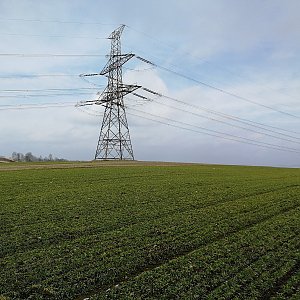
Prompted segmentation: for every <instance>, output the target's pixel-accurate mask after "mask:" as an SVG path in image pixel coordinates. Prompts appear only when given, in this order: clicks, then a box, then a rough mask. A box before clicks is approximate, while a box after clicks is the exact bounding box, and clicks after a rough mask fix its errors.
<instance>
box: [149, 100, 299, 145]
mask: <svg viewBox="0 0 300 300" xmlns="http://www.w3.org/2000/svg"><path fill="white" fill-rule="evenodd" d="M152 101H153V102H155V103H157V104H159V105H163V106H166V107H170V108H172V109H176V110H179V111H181V112H184V113H188V114H191V115H194V116H197V117H200V118H204V119H208V120H211V121H214V122H218V123H221V124H226V125H228V126H232V127H234V128H239V129H243V130H246V131H249V132H254V133H259V134H262V135H265V136H269V137H272V138H275V139H278V140H281V141H287V142H291V143H296V144H300V141H293V140H291V139H286V138H282V137H278V136H275V135H273V134H268V133H265V132H261V131H257V130H253V129H251V128H246V127H242V126H239V125H234V124H231V123H228V122H225V121H222V120H218V119H215V118H211V117H207V116H204V115H200V114H197V113H194V112H190V111H187V110H184V109H181V108H178V107H174V106H172V105H168V104H165V103H160V102H158V101H156V100H152ZM294 138H295V139H298V140H300V138H296V137H294Z"/></svg>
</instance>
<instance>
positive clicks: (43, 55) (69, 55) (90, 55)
mask: <svg viewBox="0 0 300 300" xmlns="http://www.w3.org/2000/svg"><path fill="white" fill-rule="evenodd" d="M0 56H4V57H10V56H12V57H20V58H43V57H47V58H48V57H105V56H106V55H105V54H55V53H54V54H53V53H37V54H30V53H0Z"/></svg>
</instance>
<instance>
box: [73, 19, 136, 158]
mask: <svg viewBox="0 0 300 300" xmlns="http://www.w3.org/2000/svg"><path fill="white" fill-rule="evenodd" d="M124 27H125V25H122V26H120V27H119V28H117V29H116V30H114V31H113V32H112V33H111V35H110V36H109V37H108V38H109V39H110V40H111V50H110V55H109V60H108V62H107V64H106V65H105V67H104V68H103V70H102V71H101V72H100V73H96V74H83V75H81V76H96V75H104V76H106V77H107V79H108V83H107V86H106V88H105V89H104V91H103V92H102V93H101V94H100V96H99V98H98V99H97V100H91V101H84V102H81V103H80V104H79V106H85V105H93V104H96V105H102V106H104V107H105V110H104V115H103V120H102V125H101V130H100V135H99V140H98V144H97V149H96V154H95V159H100V160H112V159H117V160H134V155H133V150H132V144H131V139H130V133H129V127H128V122H127V117H126V111H125V105H124V96H125V95H127V94H129V93H132V92H133V91H135V90H136V89H138V88H140V87H141V86H138V85H127V84H123V82H122V66H123V64H124V63H126V62H127V61H128V60H129V59H131V58H132V57H133V56H134V54H122V53H121V34H122V32H123V30H124Z"/></svg>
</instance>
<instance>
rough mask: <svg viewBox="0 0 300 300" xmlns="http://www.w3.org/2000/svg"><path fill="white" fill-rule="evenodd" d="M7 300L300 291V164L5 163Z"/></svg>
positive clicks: (0, 260)
mask: <svg viewBox="0 0 300 300" xmlns="http://www.w3.org/2000/svg"><path fill="white" fill-rule="evenodd" d="M0 191H1V192H0V193H1V194H0V206H1V211H0V217H1V223H0V228H1V235H0V295H1V296H0V299H1V300H4V299H75V300H76V299H78V300H80V299H85V298H89V299H93V300H95V299H300V238H299V236H300V169H279V168H263V167H237V166H217V165H215V166H213V165H176V164H173V165H168V164H165V165H163V164H162V165H159V164H149V165H147V164H142V163H141V164H138V163H134V164H133V165H131V164H127V165H126V164H125V165H122V164H119V165H115V166H109V165H107V166H105V164H104V165H102V164H100V163H98V164H97V163H94V164H93V163H89V164H84V163H82V164H80V163H77V164H58V165H51V164H49V165H46V166H44V165H39V164H35V165H28V164H27V165H25V164H23V165H18V164H2V165H1V166H0Z"/></svg>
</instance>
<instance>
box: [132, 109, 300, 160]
mask: <svg viewBox="0 0 300 300" xmlns="http://www.w3.org/2000/svg"><path fill="white" fill-rule="evenodd" d="M130 110H134V111H137V112H140V113H143V114H146V115H150V116H153V117H158V118H161V119H164V120H166V121H170V122H174V123H179V124H181V125H184V126H190V127H194V128H198V129H201V130H204V131H196V132H200V133H204V134H207V135H211V136H215V137H221V138H223V139H228V140H233V141H237V142H241V143H245V144H251V145H256V146H260V147H264V148H271V149H275V150H280V151H286V152H294V153H299V154H300V151H299V150H298V149H295V148H290V147H285V146H280V145H275V144H270V143H265V142H259V141H255V140H252V139H248V138H244V137H240V136H235V135H232V134H228V133H224V132H220V131H216V130H212V129H207V128H205V127H201V126H197V125H193V124H189V123H185V122H181V121H177V120H173V119H170V118H166V117H161V116H157V115H154V114H151V113H146V112H143V111H140V110H137V109H134V108H130ZM161 123H163V124H166V122H161ZM167 125H170V126H174V127H178V128H182V129H186V130H190V131H195V130H193V129H189V128H185V127H180V126H177V125H173V124H172V125H171V124H169V123H168V124H167ZM205 131H209V132H211V133H207V132H205Z"/></svg>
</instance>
